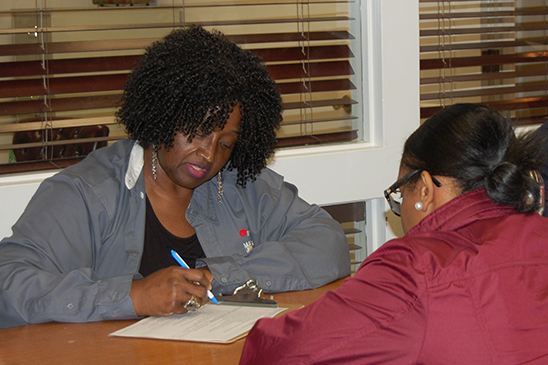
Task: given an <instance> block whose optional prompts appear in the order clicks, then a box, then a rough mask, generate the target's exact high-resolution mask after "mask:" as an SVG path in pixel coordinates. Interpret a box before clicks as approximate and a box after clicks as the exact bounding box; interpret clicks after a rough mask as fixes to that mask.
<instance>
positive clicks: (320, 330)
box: [241, 104, 548, 365]
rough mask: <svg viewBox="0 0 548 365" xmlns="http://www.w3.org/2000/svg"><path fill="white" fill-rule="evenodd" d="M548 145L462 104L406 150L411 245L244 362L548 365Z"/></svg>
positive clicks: (285, 324)
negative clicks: (547, 184)
mask: <svg viewBox="0 0 548 365" xmlns="http://www.w3.org/2000/svg"><path fill="white" fill-rule="evenodd" d="M546 145H547V140H546V137H542V136H538V137H537V136H535V135H534V134H533V133H527V134H520V135H517V136H516V135H515V134H514V131H513V129H512V126H511V123H510V121H509V120H508V119H507V118H505V117H503V116H502V115H501V114H499V113H498V112H495V111H493V110H491V109H489V108H487V107H484V106H479V105H472V104H457V105H454V106H451V107H448V108H446V109H444V110H442V111H440V112H439V113H437V114H436V115H434V116H433V117H431V118H430V119H428V120H427V121H425V122H424V123H423V124H422V125H421V126H420V127H419V128H418V129H417V130H416V131H415V132H414V133H413V134H412V135H411V136H410V137H409V138H408V140H407V141H406V143H405V146H404V150H403V155H402V160H401V165H400V171H399V178H398V180H397V181H396V183H394V184H393V185H392V186H390V188H388V189H387V190H386V191H385V196H386V198H387V200H388V202H389V205H390V208H391V209H392V211H393V212H394V213H395V214H397V215H401V219H402V225H403V229H404V232H405V236H404V237H402V238H398V239H395V240H392V241H390V242H387V243H386V244H384V245H383V246H382V247H381V248H379V249H378V250H376V251H375V252H374V253H372V254H371V255H370V256H369V257H368V258H367V259H366V261H365V262H364V263H363V264H362V265H361V267H360V268H359V270H358V271H357V273H356V274H355V275H354V276H353V277H352V278H350V279H348V280H346V281H345V282H344V283H343V284H342V285H341V287H340V288H339V289H337V290H336V291H332V292H328V293H326V294H325V295H324V296H322V297H321V298H320V299H318V300H317V301H316V302H314V303H313V304H311V305H309V306H307V307H305V308H303V309H300V310H297V311H293V312H290V313H289V314H287V315H285V316H282V317H280V318H276V319H263V320H260V321H259V322H258V323H257V324H256V325H255V327H254V328H253V329H252V330H251V332H250V333H249V335H248V337H247V340H246V343H245V347H244V351H243V355H242V360H241V363H242V364H339V363H344V364H467V365H470V364H522V363H527V364H546V363H548V346H547V344H548V220H547V219H546V218H544V217H542V216H541V215H540V214H538V212H540V211H541V209H542V205H543V199H544V197H543V185H542V183H539V178H538V176H539V174H538V172H537V171H538V170H539V169H540V168H541V167H542V166H543V165H544V162H545V159H546V152H545V150H546V149H545V148H544V146H546Z"/></svg>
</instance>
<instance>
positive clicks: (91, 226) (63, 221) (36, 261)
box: [0, 176, 136, 328]
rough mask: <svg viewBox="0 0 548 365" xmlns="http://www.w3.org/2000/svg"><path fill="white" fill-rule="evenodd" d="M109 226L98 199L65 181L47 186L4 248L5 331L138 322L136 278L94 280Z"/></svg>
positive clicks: (0, 311) (0, 306) (1, 321)
mask: <svg viewBox="0 0 548 365" xmlns="http://www.w3.org/2000/svg"><path fill="white" fill-rule="evenodd" d="M107 221H108V217H107V210H106V209H105V208H104V206H103V205H102V202H101V201H100V198H99V197H97V196H93V195H92V194H87V195H86V194H84V193H83V192H82V187H81V186H78V184H74V183H73V182H72V181H70V180H69V179H66V178H62V177H57V176H54V177H53V178H50V179H48V180H46V181H44V182H43V183H42V184H41V186H40V187H39V189H38V191H37V192H36V194H35V195H34V197H33V198H32V199H31V201H30V202H29V204H28V206H27V208H26V210H25V212H24V213H23V214H22V216H21V217H20V218H19V220H18V221H17V223H16V224H15V225H14V226H13V228H12V229H13V235H12V236H11V237H7V238H5V239H3V240H2V241H1V242H0V283H1V285H2V288H1V290H0V328H1V327H11V326H18V325H24V324H29V323H40V322H49V321H61V322H88V321H100V320H105V319H113V318H120V319H121V318H135V317H136V315H135V312H134V309H133V304H132V302H131V299H130V298H129V290H130V288H131V282H132V275H122V276H114V277H109V278H102V279H101V278H99V277H98V276H97V275H96V273H95V268H96V267H97V265H99V263H98V262H97V261H98V260H97V256H98V251H99V250H100V249H101V242H102V239H103V236H104V231H103V228H104V227H105V226H106V224H107V223H106V222H107Z"/></svg>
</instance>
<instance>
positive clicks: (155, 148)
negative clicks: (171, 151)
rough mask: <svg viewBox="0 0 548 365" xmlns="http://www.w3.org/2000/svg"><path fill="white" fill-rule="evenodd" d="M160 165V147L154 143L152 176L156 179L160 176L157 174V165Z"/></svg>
mask: <svg viewBox="0 0 548 365" xmlns="http://www.w3.org/2000/svg"><path fill="white" fill-rule="evenodd" d="M157 165H158V147H157V146H156V145H155V144H154V145H152V177H153V178H154V180H156V178H157V177H158V175H157V174H156V166H157Z"/></svg>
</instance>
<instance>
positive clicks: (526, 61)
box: [419, 0, 548, 125]
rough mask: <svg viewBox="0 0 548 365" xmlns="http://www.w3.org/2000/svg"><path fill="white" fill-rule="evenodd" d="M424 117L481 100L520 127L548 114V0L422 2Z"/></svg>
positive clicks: (541, 120)
mask: <svg viewBox="0 0 548 365" xmlns="http://www.w3.org/2000/svg"><path fill="white" fill-rule="evenodd" d="M419 1H420V3H419V4H420V54H421V61H420V65H421V66H420V68H421V80H420V83H421V117H422V118H428V117H429V116H431V115H432V114H434V113H435V112H436V111H438V110H440V109H441V108H443V107H444V106H446V105H451V104H454V103H459V102H471V103H481V104H485V105H488V106H490V107H492V108H494V109H496V110H499V111H501V112H503V113H508V115H509V116H511V117H512V118H513V119H514V121H515V122H516V123H517V124H518V125H528V124H535V123H542V122H544V120H545V119H546V117H547V115H548V97H547V90H548V78H547V75H548V67H547V66H548V63H547V62H548V52H547V51H548V50H547V44H548V38H547V35H548V18H547V15H548V4H547V1H545V0H538V1H537V0H528V1H497V0H486V1H477V0H475V1H474V0H452V1H441V0H419Z"/></svg>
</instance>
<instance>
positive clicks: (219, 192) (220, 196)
mask: <svg viewBox="0 0 548 365" xmlns="http://www.w3.org/2000/svg"><path fill="white" fill-rule="evenodd" d="M223 194H224V193H223V177H222V176H221V171H219V173H218V174H217V201H218V202H219V205H222V204H223Z"/></svg>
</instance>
